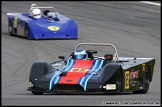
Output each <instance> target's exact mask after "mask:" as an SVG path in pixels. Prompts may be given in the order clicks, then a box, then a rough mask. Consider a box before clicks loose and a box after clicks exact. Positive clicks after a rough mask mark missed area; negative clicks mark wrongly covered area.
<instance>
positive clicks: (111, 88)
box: [106, 84, 116, 90]
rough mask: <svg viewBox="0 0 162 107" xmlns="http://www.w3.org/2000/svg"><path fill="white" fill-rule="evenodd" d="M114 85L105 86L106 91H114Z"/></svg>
mask: <svg viewBox="0 0 162 107" xmlns="http://www.w3.org/2000/svg"><path fill="white" fill-rule="evenodd" d="M115 89H116V84H106V90H115Z"/></svg>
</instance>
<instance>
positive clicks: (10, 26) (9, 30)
mask: <svg viewBox="0 0 162 107" xmlns="http://www.w3.org/2000/svg"><path fill="white" fill-rule="evenodd" d="M8 33H9V35H10V36H13V26H12V23H11V20H10V19H8Z"/></svg>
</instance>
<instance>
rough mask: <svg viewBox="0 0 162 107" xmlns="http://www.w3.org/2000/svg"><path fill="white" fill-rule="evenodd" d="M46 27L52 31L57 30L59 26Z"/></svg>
mask: <svg viewBox="0 0 162 107" xmlns="http://www.w3.org/2000/svg"><path fill="white" fill-rule="evenodd" d="M48 29H49V30H52V31H57V30H59V29H60V28H59V27H57V26H48Z"/></svg>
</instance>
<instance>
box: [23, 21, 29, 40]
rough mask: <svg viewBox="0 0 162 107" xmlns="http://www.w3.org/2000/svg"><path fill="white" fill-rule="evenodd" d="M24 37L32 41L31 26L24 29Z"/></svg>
mask: <svg viewBox="0 0 162 107" xmlns="http://www.w3.org/2000/svg"><path fill="white" fill-rule="evenodd" d="M24 35H25V37H26V38H27V39H30V35H29V26H28V24H26V25H25V29H24Z"/></svg>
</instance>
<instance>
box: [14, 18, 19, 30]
mask: <svg viewBox="0 0 162 107" xmlns="http://www.w3.org/2000/svg"><path fill="white" fill-rule="evenodd" d="M17 23H18V18H16V17H15V18H14V28H17Z"/></svg>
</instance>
